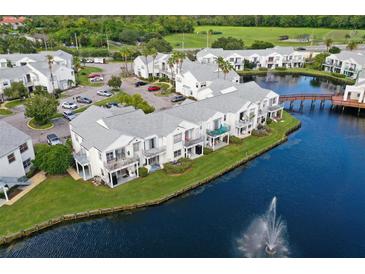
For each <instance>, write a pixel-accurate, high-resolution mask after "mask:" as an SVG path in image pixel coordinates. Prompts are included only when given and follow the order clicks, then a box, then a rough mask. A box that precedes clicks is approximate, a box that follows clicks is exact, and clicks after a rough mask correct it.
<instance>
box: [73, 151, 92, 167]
mask: <svg viewBox="0 0 365 274" xmlns="http://www.w3.org/2000/svg"><path fill="white" fill-rule="evenodd" d="M73 156H74V159H75V160H76V162H78V163H79V164H80V165H87V164H88V163H89V162H90V161H89V159H88V158H87V155H86V153H82V152H77V153H74V154H73Z"/></svg>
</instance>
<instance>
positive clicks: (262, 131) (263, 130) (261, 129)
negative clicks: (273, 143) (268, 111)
mask: <svg viewBox="0 0 365 274" xmlns="http://www.w3.org/2000/svg"><path fill="white" fill-rule="evenodd" d="M270 132H271V128H270V127H268V126H267V125H258V126H257V129H254V130H253V131H252V135H253V136H256V137H263V136H267V135H269V134H270Z"/></svg>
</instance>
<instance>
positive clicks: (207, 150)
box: [204, 147, 213, 155]
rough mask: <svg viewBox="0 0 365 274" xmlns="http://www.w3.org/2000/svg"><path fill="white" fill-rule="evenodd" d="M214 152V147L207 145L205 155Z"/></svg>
mask: <svg viewBox="0 0 365 274" xmlns="http://www.w3.org/2000/svg"><path fill="white" fill-rule="evenodd" d="M212 152H213V149H211V148H209V147H205V148H204V155H209V154H211V153H212Z"/></svg>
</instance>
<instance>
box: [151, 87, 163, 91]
mask: <svg viewBox="0 0 365 274" xmlns="http://www.w3.org/2000/svg"><path fill="white" fill-rule="evenodd" d="M160 89H161V88H160V87H159V86H150V87H148V91H158V90H160Z"/></svg>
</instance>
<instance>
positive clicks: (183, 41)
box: [181, 32, 185, 50]
mask: <svg viewBox="0 0 365 274" xmlns="http://www.w3.org/2000/svg"><path fill="white" fill-rule="evenodd" d="M181 46H182V49H183V50H184V48H185V33H184V32H183V39H182V44H181Z"/></svg>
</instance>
